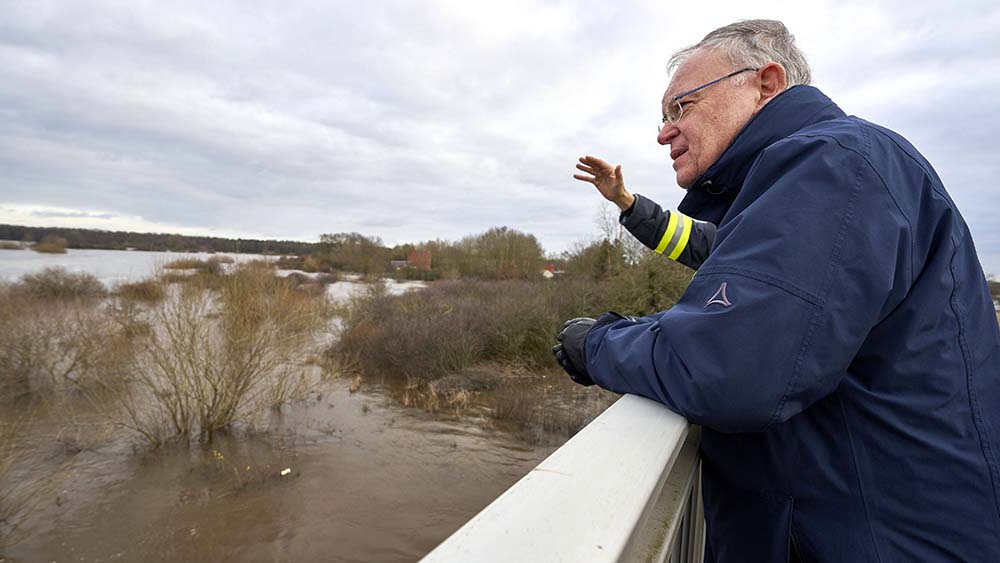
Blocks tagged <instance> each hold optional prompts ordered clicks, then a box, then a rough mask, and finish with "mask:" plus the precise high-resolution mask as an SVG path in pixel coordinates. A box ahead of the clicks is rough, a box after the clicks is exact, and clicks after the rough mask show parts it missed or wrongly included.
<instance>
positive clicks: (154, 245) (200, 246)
mask: <svg viewBox="0 0 1000 563" xmlns="http://www.w3.org/2000/svg"><path fill="white" fill-rule="evenodd" d="M47 236H55V237H61V238H63V239H66V242H67V243H68V244H69V247H70V248H98V249H106V250H125V249H126V248H134V249H136V250H153V251H167V250H169V251H173V252H185V251H187V252H242V253H246V254H309V253H311V252H313V251H314V250H316V248H317V247H318V245H317V244H316V243H310V242H298V241H291V240H256V239H227V238H219V237H196V236H185V235H177V234H164V233H133V232H128V231H102V230H96V229H67V228H60V227H24V226H21V225H0V240H15V241H25V242H37V241H41V240H42V239H44V238H45V237H47Z"/></svg>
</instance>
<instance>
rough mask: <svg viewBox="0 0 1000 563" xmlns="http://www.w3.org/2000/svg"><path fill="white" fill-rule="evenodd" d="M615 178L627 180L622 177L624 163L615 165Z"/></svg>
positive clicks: (622, 180) (620, 180)
mask: <svg viewBox="0 0 1000 563" xmlns="http://www.w3.org/2000/svg"><path fill="white" fill-rule="evenodd" d="M615 178H618V181H619V182H624V181H625V179H624V178H622V165H621V164H619V165H618V166H616V167H615Z"/></svg>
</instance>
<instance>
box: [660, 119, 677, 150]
mask: <svg viewBox="0 0 1000 563" xmlns="http://www.w3.org/2000/svg"><path fill="white" fill-rule="evenodd" d="M679 133H680V130H678V129H677V127H676V126H674V125H671V124H669V123H665V124H664V125H663V129H660V134H659V135H657V136H656V142H657V143H660V144H661V145H669V144H670V143H671V142H673V140H674V137H676V136H677V135H678V134H679Z"/></svg>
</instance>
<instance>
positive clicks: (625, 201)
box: [615, 193, 635, 211]
mask: <svg viewBox="0 0 1000 563" xmlns="http://www.w3.org/2000/svg"><path fill="white" fill-rule="evenodd" d="M633 203H635V196H634V195H632V194H630V193H626V194H625V195H624V196H622V197H620V198H618V199H616V200H615V205H617V206H618V209H620V210H622V211H626V210H628V208H630V207H632V204H633Z"/></svg>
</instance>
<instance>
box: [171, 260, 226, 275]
mask: <svg viewBox="0 0 1000 563" xmlns="http://www.w3.org/2000/svg"><path fill="white" fill-rule="evenodd" d="M232 262H233V259H232V258H229V257H228V256H213V257H211V258H208V259H205V260H202V259H200V258H179V259H177V260H173V261H170V262H167V263H166V264H164V265H163V268H164V269H166V270H196V271H197V272H198V273H200V274H208V275H219V274H222V273H223V267H222V265H223V264H229V263H232Z"/></svg>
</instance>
